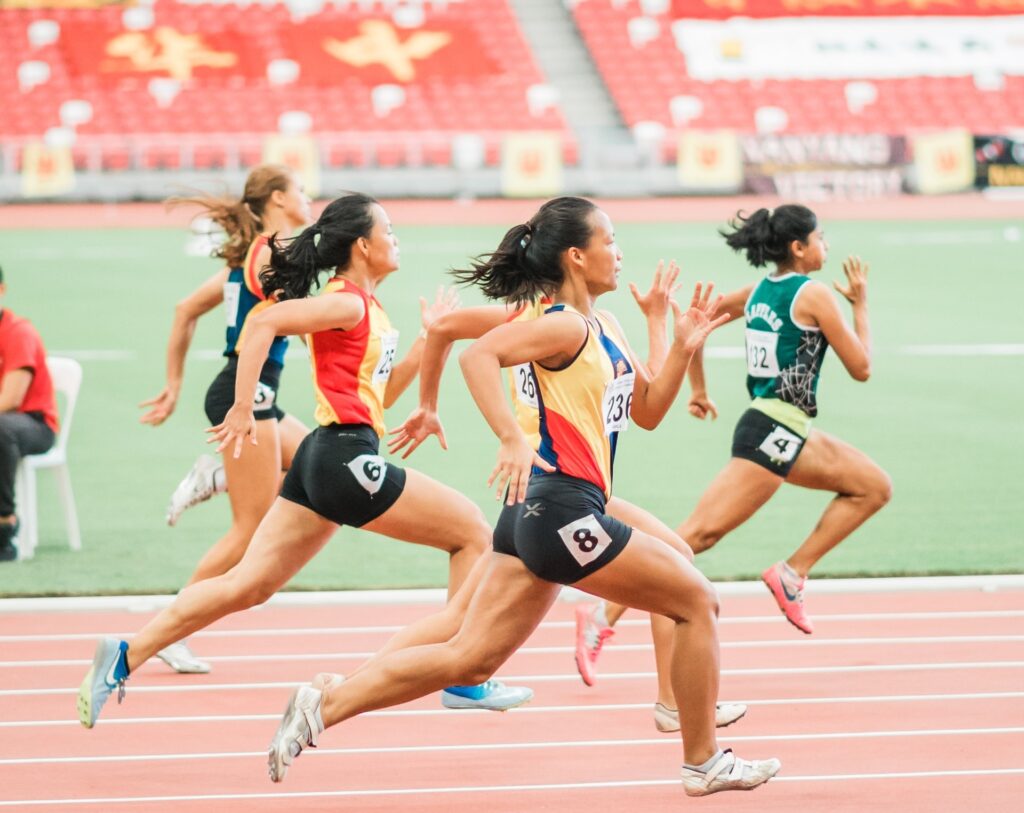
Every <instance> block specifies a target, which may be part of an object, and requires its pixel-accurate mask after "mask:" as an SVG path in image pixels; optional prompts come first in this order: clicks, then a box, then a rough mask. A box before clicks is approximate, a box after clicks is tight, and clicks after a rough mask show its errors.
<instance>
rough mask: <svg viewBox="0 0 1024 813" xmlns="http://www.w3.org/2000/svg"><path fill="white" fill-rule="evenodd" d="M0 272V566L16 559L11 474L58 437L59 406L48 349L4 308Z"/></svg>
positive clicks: (27, 325)
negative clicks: (47, 354) (25, 459)
mask: <svg viewBox="0 0 1024 813" xmlns="http://www.w3.org/2000/svg"><path fill="white" fill-rule="evenodd" d="M6 293H7V286H6V285H5V284H4V275H3V270H2V269H0V562H10V561H11V560H13V559H16V558H17V557H18V549H17V548H16V547H15V545H14V538H15V537H16V536H17V534H18V517H17V515H16V514H15V513H14V475H15V472H16V471H17V469H18V463H19V462H20V461H21V458H22V457H24V456H25V455H27V454H41V453H42V452H45V451H47V450H48V449H49V448H50V447H51V446H53V441H54V439H55V438H56V436H57V402H56V400H55V399H54V396H53V382H52V381H51V380H50V371H49V370H48V369H47V367H46V350H45V349H43V341H42V339H40V338H39V334H38V333H37V332H36V329H35V328H34V327H32V323H31V322H29V321H28V319H24V318H22V317H20V316H17V315H15V314H14V313H11V311H10V310H8V309H7V308H4V307H3V298H4V295H5V294H6Z"/></svg>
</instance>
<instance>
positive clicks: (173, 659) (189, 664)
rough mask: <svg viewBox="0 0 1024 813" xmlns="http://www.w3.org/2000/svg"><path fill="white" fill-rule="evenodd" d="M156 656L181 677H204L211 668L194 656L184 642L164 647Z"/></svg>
mask: <svg viewBox="0 0 1024 813" xmlns="http://www.w3.org/2000/svg"><path fill="white" fill-rule="evenodd" d="M156 656H157V657H158V658H159V659H160V660H162V661H163V662H164V663H166V664H167V665H168V666H169V667H171V669H173V670H174V671H175V672H177V673H179V674H182V675H205V674H207V673H208V672H209V671H210V668H211V667H210V664H208V663H207V662H206V661H202V660H199V658H197V657H196V656H195V653H193V652H192V650H191V649H189V648H188V642H187V641H184V640H182V641H178V642H177V643H174V644H171V645H170V646H165V647H164V648H163V649H161V650H160V651H159V652H157V653H156Z"/></svg>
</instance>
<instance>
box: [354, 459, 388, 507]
mask: <svg viewBox="0 0 1024 813" xmlns="http://www.w3.org/2000/svg"><path fill="white" fill-rule="evenodd" d="M348 469H349V471H351V472H352V475H353V476H354V477H355V478H356V481H357V482H358V483H359V485H361V486H362V487H363V488H365V489H366V490H367V492H369V494H370V496H371V497H372V496H373V495H374V494H376V493H377V492H378V491H380V488H381V486H382V485H384V475H385V473H387V470H388V464H387V463H385V462H384V458H383V457H381V456H380V455H377V454H361V455H359V457H356V458H354V459H352V460H350V461H349V463H348Z"/></svg>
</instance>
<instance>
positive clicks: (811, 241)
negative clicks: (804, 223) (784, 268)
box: [798, 228, 828, 272]
mask: <svg viewBox="0 0 1024 813" xmlns="http://www.w3.org/2000/svg"><path fill="white" fill-rule="evenodd" d="M802 253H803V257H800V258H798V260H799V261H800V267H801V270H802V271H804V272H811V271H820V270H821V268H822V266H824V265H825V261H826V260H827V259H828V241H826V240H825V232H823V231H822V230H821V229H820V228H818V229H815V230H814V231H812V232H811V234H810V236H809V237H808V238H807V242H806V243H804V244H803V245H802Z"/></svg>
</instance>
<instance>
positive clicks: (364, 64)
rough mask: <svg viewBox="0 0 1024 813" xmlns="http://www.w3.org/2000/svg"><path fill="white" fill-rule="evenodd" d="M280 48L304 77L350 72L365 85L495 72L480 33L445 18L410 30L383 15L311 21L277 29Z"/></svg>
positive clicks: (330, 78)
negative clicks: (381, 16)
mask: <svg viewBox="0 0 1024 813" xmlns="http://www.w3.org/2000/svg"><path fill="white" fill-rule="evenodd" d="M282 36H283V39H284V42H285V48H286V50H287V51H288V52H289V54H290V56H291V58H292V59H294V60H296V61H297V62H298V63H299V64H300V65H301V66H302V77H303V80H304V81H309V82H320V83H332V84H333V83H336V82H337V81H338V79H339V77H343V76H346V75H347V76H354V77H357V78H358V79H359V80H360V81H362V82H365V83H367V84H389V83H395V82H398V83H402V84H407V83H413V82H419V81H421V80H423V79H428V78H445V79H457V78H466V79H473V78H476V77H479V76H481V75H482V74H494V73H497V72H498V66H497V65H495V63H494V62H493V61H492V60H491V59H490V58H489V57H488V56H487V55H486V53H484V49H483V48H482V47H481V46H480V41H479V38H478V37H477V35H476V32H474V31H473V29H472V28H471V27H469V26H466V25H459V24H454V23H450V22H444V23H437V24H433V23H431V22H430V21H429V20H428V22H427V23H426V24H425V25H423V26H422V27H420V28H417V29H413V30H409V29H405V28H399V27H397V26H395V25H394V24H393V23H392V22H391V20H388V19H362V20H352V21H344V22H337V23H327V24H325V23H324V22H323V21H316V20H312V21H309V22H306V23H302V24H299V25H296V26H291V27H289V28H288V29H287V30H285V31H283V32H282Z"/></svg>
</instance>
